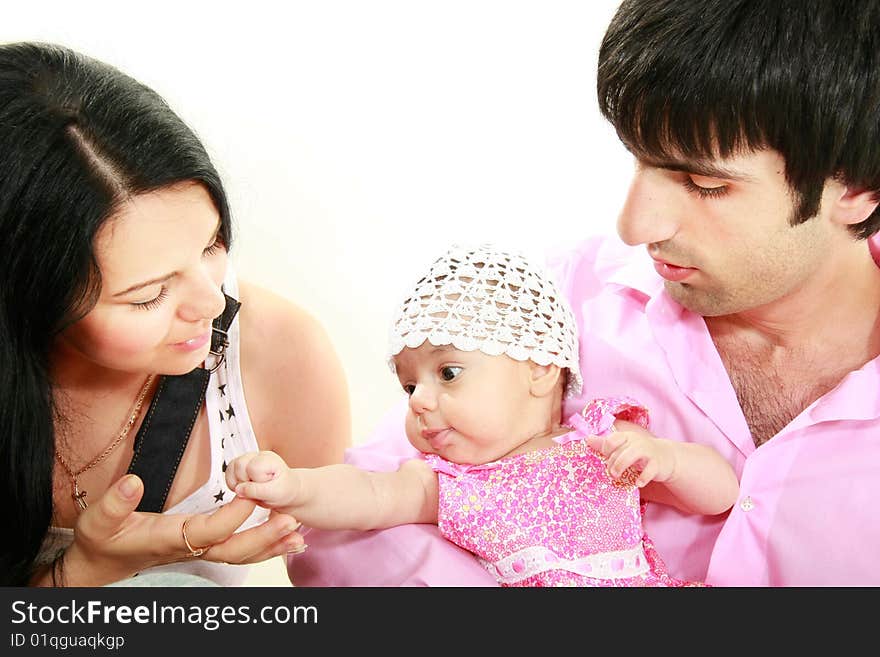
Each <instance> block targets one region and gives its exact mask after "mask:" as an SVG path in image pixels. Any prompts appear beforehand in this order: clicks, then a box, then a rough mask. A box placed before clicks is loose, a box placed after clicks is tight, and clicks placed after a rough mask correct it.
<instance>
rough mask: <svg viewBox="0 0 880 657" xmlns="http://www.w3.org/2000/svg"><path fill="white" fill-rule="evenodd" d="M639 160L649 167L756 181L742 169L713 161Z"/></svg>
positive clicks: (697, 174)
mask: <svg viewBox="0 0 880 657" xmlns="http://www.w3.org/2000/svg"><path fill="white" fill-rule="evenodd" d="M637 159H638V160H639V162H641V163H642V164H645V165H647V166H649V167H656V168H658V169H666V170H667V171H681V172H682V173H692V174H694V175H696V176H705V177H706V178H724V179H727V180H736V181H739V182H754V181H755V178H754V177H753V176H750V175H749V174H747V173H743V172H742V171H737V170H736V169H729V168H727V167H723V166H720V165H718V164H714V163H712V162H706V161H699V160H692V161H689V162H688V161H680V160H658V159H654V158H650V157H639V158H637Z"/></svg>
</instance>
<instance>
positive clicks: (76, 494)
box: [71, 479, 89, 511]
mask: <svg viewBox="0 0 880 657" xmlns="http://www.w3.org/2000/svg"><path fill="white" fill-rule="evenodd" d="M71 497H72V498H73V501H74V502H76V504H77V506H78V507H79V510H80V511H85V510H86V509H87V508H88V506H89V505H88V504H86V492H85V491H84V490H80V489H79V484H77V483H76V479H74V480H73V494H72V495H71Z"/></svg>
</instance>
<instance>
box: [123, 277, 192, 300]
mask: <svg viewBox="0 0 880 657" xmlns="http://www.w3.org/2000/svg"><path fill="white" fill-rule="evenodd" d="M175 276H177V272H176V271H173V272H171V273H170V274H166V275H165V276H160V277H159V278H151V279H150V280H148V281H144V282H143V283H135V284H134V285H132V286H131V287H128V288H126V289H124V290H122V292H117V293H116V294H114V295H113V298H114V299H115V298H116V297H122V296H125V295H126V294H129V293H131V292H134V291H135V290H140V289H141V288H144V287H149V286H150V285H157V284H159V283H167V282H168V281H170V280H171V279H172V278H174V277H175Z"/></svg>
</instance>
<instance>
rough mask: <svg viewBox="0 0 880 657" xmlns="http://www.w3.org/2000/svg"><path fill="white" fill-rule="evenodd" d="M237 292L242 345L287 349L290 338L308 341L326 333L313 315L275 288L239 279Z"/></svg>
mask: <svg viewBox="0 0 880 657" xmlns="http://www.w3.org/2000/svg"><path fill="white" fill-rule="evenodd" d="M238 296H239V301H240V302H241V310H240V311H239V322H240V326H241V340H242V345H243V348H247V347H250V346H251V345H258V346H259V347H260V351H264V350H265V349H267V348H281V349H282V350H284V351H288V350H287V349H286V346H287V345H288V344H289V343H291V342H292V343H294V344H297V345H302V344H304V343H305V344H308V343H309V342H311V341H314V340H317V339H320V338H321V337H322V336H323V335H324V333H325V331H324V328H323V326H321V324H320V323H319V322H318V320H317V319H316V318H315V317H314V316H312V315H311V314H310V313H309V312H307V311H306V310H305V309H304V308H302V307H301V306H298V305H297V304H295V303H294V302H292V301H291V300H289V299H287V298H285V297H283V296H281V295H280V294H277V293H276V292H272V291H271V290H268V289H266V288H264V287H261V286H259V285H255V284H253V283H250V282H248V281H244V280H239V281H238ZM294 351H299V349H296V350H294Z"/></svg>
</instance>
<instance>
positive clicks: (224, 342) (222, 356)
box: [208, 326, 229, 372]
mask: <svg viewBox="0 0 880 657" xmlns="http://www.w3.org/2000/svg"><path fill="white" fill-rule="evenodd" d="M211 331H212V334H211V349H210V350H209V351H208V353H209V354H211V355H212V356H216V357H217V362H216V363H214V366H213V367H210V368H208V371H209V372H216V371H217V370H218V369H220V366H221V365H223V363H224V362H225V361H226V347H228V346H229V334H228V333H227V332H226V331H224V330H223V329H221V328H217V327H216V326H212V327H211Z"/></svg>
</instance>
